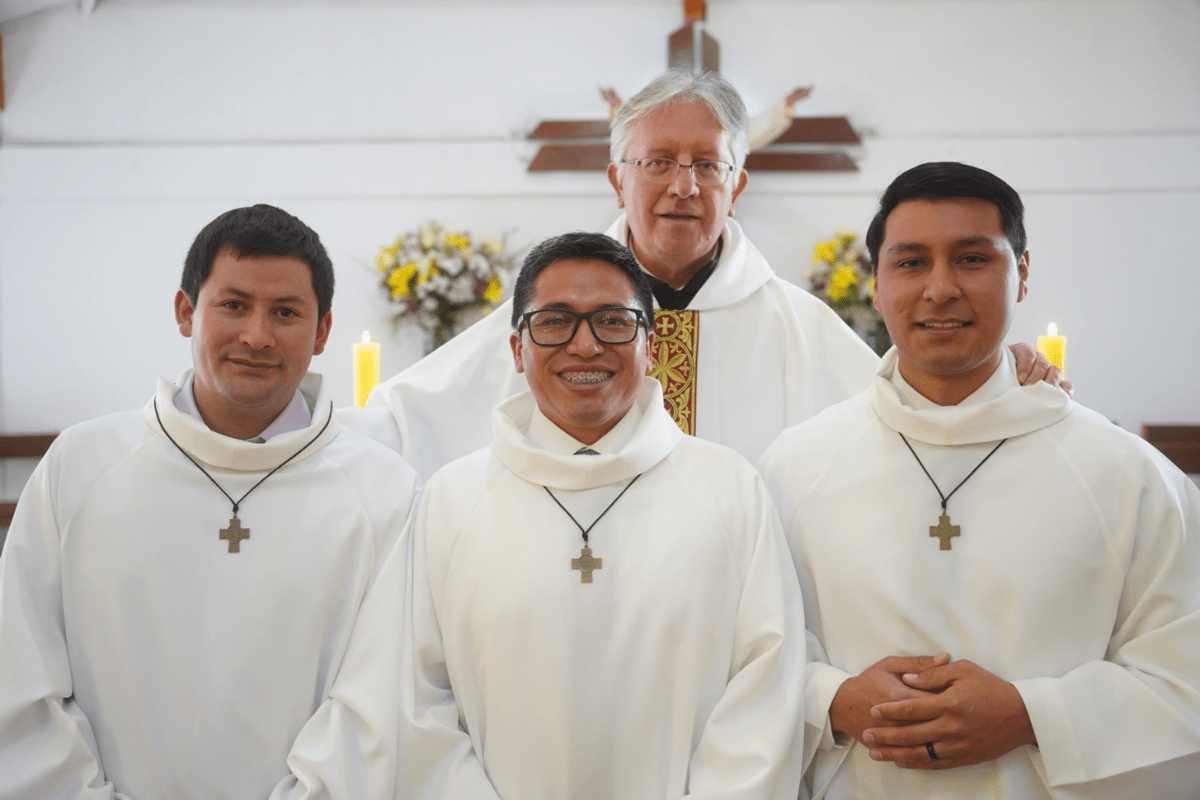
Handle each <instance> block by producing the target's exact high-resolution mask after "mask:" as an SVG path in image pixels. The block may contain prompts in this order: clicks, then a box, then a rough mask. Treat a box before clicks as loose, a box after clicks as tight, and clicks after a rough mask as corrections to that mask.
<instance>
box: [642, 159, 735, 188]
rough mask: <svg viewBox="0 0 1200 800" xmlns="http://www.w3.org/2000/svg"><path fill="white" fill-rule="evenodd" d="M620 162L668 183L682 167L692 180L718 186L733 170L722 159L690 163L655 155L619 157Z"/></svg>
mask: <svg viewBox="0 0 1200 800" xmlns="http://www.w3.org/2000/svg"><path fill="white" fill-rule="evenodd" d="M621 163H622V164H631V165H633V166H635V167H637V168H638V170H639V171H640V172H641V175H642V177H643V178H645V179H646V180H648V181H652V182H654V183H670V182H671V181H673V180H675V176H676V175H677V174H679V168H680V167H683V168H685V169H687V170H689V171H690V172H691V173H692V180H694V181H695V182H696V183H698V184H700V185H701V186H719V185H721V184H722V183H724V182H725V179H726V178H728V177H729V173H731V172H733V164H728V163H726V162H724V161H709V160H707V159H705V160H701V161H693V162H692V163H691V164H680V163H679V162H678V161H676V160H675V159H673V158H667V157H666V156H657V157H655V158H638V159H634V160H632V161H630V160H628V159H624V158H623V159H621Z"/></svg>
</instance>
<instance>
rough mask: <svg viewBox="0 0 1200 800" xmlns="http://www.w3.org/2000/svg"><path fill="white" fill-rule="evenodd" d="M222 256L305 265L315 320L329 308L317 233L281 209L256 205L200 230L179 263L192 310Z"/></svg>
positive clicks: (329, 266)
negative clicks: (267, 258) (289, 260)
mask: <svg viewBox="0 0 1200 800" xmlns="http://www.w3.org/2000/svg"><path fill="white" fill-rule="evenodd" d="M222 251H229V252H231V253H232V254H233V255H234V257H235V258H241V257H243V256H291V257H292V258H297V259H299V260H301V261H303V262H304V263H305V264H308V266H309V269H310V270H312V287H313V291H314V292H315V293H316V295H317V312H318V319H324V318H325V315H326V314H328V313H329V309H330V308H332V307H333V262H332V261H330V260H329V254H328V253H326V252H325V246H324V245H323V244H321V237H319V236H317V232H316V231H314V230H313V229H312V228H310V227H308V226H307V225H305V224H304V223H303V222H301V221H300V220H299V219H297V218H296V217H293V216H292V215H291V214H289V213H287V212H286V211H284V210H283V209H281V208H276V207H275V206H268V205H265V204H262V203H260V204H258V205H254V206H247V207H245V208H235V209H233V210H232V211H226V212H225V213H224V214H222V215H221V216H219V217H217V218H216V219H214V220H213V221H212V222H210V223H208V224H207V225H205V226H204V229H203V230H201V231H200V233H199V234H197V235H196V240H195V241H194V242H192V246H191V247H190V248H189V249H188V253H187V257H186V258H185V259H184V261H183V277H181V278H180V280H179V288H180V289H182V290H183V293H184V294H186V295H187V297H188V300H190V301H191V303H192V305H193V306H195V305H196V296H197V295H198V294H200V287H201V286H203V285H204V282H205V281H206V280H208V276H209V273H211V272H212V265H213V261H215V260H216V258H217V255H218V254H219V253H221V252H222Z"/></svg>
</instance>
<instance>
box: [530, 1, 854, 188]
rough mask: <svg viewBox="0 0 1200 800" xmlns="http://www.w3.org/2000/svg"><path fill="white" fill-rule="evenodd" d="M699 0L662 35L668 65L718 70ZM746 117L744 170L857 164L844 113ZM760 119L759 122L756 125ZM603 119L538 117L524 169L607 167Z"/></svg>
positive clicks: (613, 101) (616, 100)
mask: <svg viewBox="0 0 1200 800" xmlns="http://www.w3.org/2000/svg"><path fill="white" fill-rule="evenodd" d="M705 17H706V10H705V3H704V0H684V2H683V19H684V22H683V27H681V28H680V29H679V30H677V31H675V32H674V33H672V34H671V35H670V36H668V37H667V66H668V67H669V68H675V67H679V68H683V69H690V70H693V71H695V72H719V71H720V69H719V68H720V46H719V45H718V44H717V40H716V39H714V38H713V37H712V36H710V35H709V34H708V33H707V32H706V31H705V30H704V26H703V24H702V23H703V22H704V21H705ZM810 91H811V87H801V88H799V89H797V90H796V91H794V92H792V93H791V94H790V95H788V96H787V98H785V101H784V106H785V109H786V110H787V111H788V112H790V110H791V107H792V105H793V104H794V103H796V102H798V101H799V100H802V99H804V98H805V97H807V96H808V93H809V92H810ZM600 93H601V95H602V96H603V97H604V99H605V101H606V102H607V103H608V104H609V107H610V116H611V114H612V113H615V112H616V109H617V108H619V107H620V104H621V98H620V97H618V96H617V94H616V92H615V91H613V90H612V89H601V92H600ZM767 116H769V115H767V114H764V115H760V116H759V117H755V118H754V119H752V120H751V136H750V151H751V152H750V154H749V156H747V157H746V169H749V170H752V171H755V172H854V171H857V170H858V166H857V165H856V164H855V163H854V161H853V160H852V159H851V158H850V156H849V154H848V153H847V152H846V150H847V148H848V147H851V146H856V145H860V144H862V140H861V139H860V138H859V137H858V134H857V133H856V132H855V130H854V128H852V127H851V126H850V121H849V120H847V119H846V118H845V117H790V113H789V115H788V117H785V118H780V119H770V120H764V118H765V117H767ZM756 123H759V124H756ZM608 134H609V130H608V120H543V121H542V122H540V123H538V126H537V127H536V128H535V129H534V131H533V133H531V134H529V138H530V139H533V140H536V141H542V142H544V143H543V144H542V145H541V147H540V148H539V149H538V152H537V155H535V156H534V158H533V161H531V162H530V164H529V168H528V171H529V172H556V171H581V172H595V171H600V172H603V171H604V170H605V169H607V168H608V160H609V159H608V156H609V146H608V140H609V136H608Z"/></svg>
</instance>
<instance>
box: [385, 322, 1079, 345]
mask: <svg viewBox="0 0 1200 800" xmlns="http://www.w3.org/2000/svg"><path fill="white" fill-rule="evenodd" d="M1046 335H1047V336H1058V326H1057V325H1055V324H1054V323H1053V322H1051V323H1050V324H1049V325H1047V326H1046ZM364 341H366V340H365V339H364Z"/></svg>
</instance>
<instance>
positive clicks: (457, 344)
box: [345, 70, 1057, 478]
mask: <svg viewBox="0 0 1200 800" xmlns="http://www.w3.org/2000/svg"><path fill="white" fill-rule="evenodd" d="M747 128H748V117H747V114H746V107H745V105H744V104H743V102H742V98H741V96H740V95H739V94H738V92H737V90H736V89H734V88H733V86H732V85H731V84H730V83H729V82H728V81H726V80H725V79H724V78H722V77H720V76H719V75H717V74H716V73H712V72H708V73H703V74H694V73H692V72H690V71H688V70H671V71H668V72H666V73H664V74H663V75H661V76H660V77H658V78H656V79H654V80H653V81H651V82H650V83H649V84H648V85H647V86H646V87H645V88H644V89H642V90H641V91H640V92H638V93H637V94H635V95H634V96H633V97H631V98H630V99H629V101H628V102H627V103H625V104H624V105H622V106H621V110H620V112H619V113H618V114H617V116H616V118H615V119H614V120H613V122H612V163H611V164H609V167H608V180H609V182H610V183H611V184H612V187H613V190H614V191H615V192H616V196H617V206H618V207H619V208H622V209H624V212H625V213H623V214H622V215H621V216H620V217H618V219H617V221H616V222H614V223H613V225H612V227H610V228H609V229H608V231H607V233H608V235H609V236H612V237H613V238H614V239H616V240H617V241H619V242H621V243H622V244H624V245H627V246H628V247H629V248H630V249H631V250H633V254H634V255H635V256H636V257H637V259H638V262H639V263H640V264H641V266H642V268H643V269H644V270H645V271H646V272H647V273H649V275H650V278H651V284H652V286H653V294H654V303H655V308H656V309H657V310H656V311H655V332H656V337H657V338H656V341H655V347H654V353H653V354H652V356H653V362H654V372H653V374H654V376H655V377H657V378H658V379H659V381H660V382H661V383H662V384H663V394H664V399H665V402H666V406H667V409H668V411H670V412H671V416H672V417H673V418H674V419H675V421H676V422H677V423H678V424H679V426H680V428H682V429H683V431H684V432H685V433H690V434H693V435H695V436H698V437H700V438H701V439H708V440H709V441H713V442H717V443H719V444H723V445H726V446H727V447H732V448H733V449H734V450H737V451H738V452H739V453H741V454H742V455H743V456H745V457H746V458H748V459H750V460H751V461H754V460H755V459H757V458H758V457H759V456H760V455H762V451H763V450H764V449H766V447H767V445H768V444H770V443H771V441H772V440H774V438H775V437H776V436H778V435H779V432H780V431H782V430H783V429H784V428H786V427H788V426H790V425H795V424H797V423H799V422H802V421H803V420H806V419H808V418H809V417H811V416H812V415H813V414H815V413H817V412H818V411H820V410H821V409H823V408H825V407H826V406H828V405H830V404H832V403H836V402H839V401H841V400H844V399H846V398H848V397H850V396H851V395H853V394H855V393H856V392H859V391H862V389H863V387H865V386H866V385H867V384H868V383H869V382H870V380H871V375H872V374H873V373H874V371H875V367H876V366H877V365H878V363H879V359H878V358H876V356H875V354H874V353H872V352H871V350H870V349H869V348H868V347H867V346H866V345H865V344H864V343H863V342H862V340H861V339H859V338H858V336H857V335H855V333H854V332H853V331H852V330H851V329H850V328H849V327H848V326H847V325H846V324H845V323H843V322H842V320H841V319H840V318H839V317H838V316H837V314H835V313H834V312H833V311H831V310H830V309H829V307H828V306H826V305H825V304H824V303H822V302H821V301H820V300H818V299H816V298H815V297H813V296H812V295H811V294H809V293H808V292H806V291H804V290H803V289H801V288H799V287H798V286H796V285H794V284H792V283H789V282H788V281H785V280H783V279H782V278H779V277H778V276H777V275H776V274H775V272H774V271H773V270H772V269H771V267H770V265H769V264H768V263H767V261H766V259H765V258H764V257H763V255H762V253H760V252H759V251H758V248H756V247H755V246H754V245H753V243H751V242H750V241H749V240H748V239H747V238H746V236H745V234H744V233H743V232H742V228H741V226H740V225H739V224H738V223H737V222H736V221H735V220H734V219H733V212H734V207H735V205H736V204H737V200H738V197H739V196H740V195H741V194H742V192H743V191H744V190H745V188H746V184H747V180H748V176H747V173H746V171H745V170H744V169H742V164H743V163H744V162H745V160H746V154H747V152H748V149H749V148H748V145H747ZM510 313H511V305H510V304H508V303H505V304H503V305H501V306H500V307H499V308H498V309H497V310H496V311H495V312H494V313H492V314H491V315H490V316H488V317H486V318H484V319H483V320H482V321H480V322H478V323H476V324H475V325H473V326H472V327H471V328H469V329H468V330H466V331H465V332H463V333H462V334H461V335H460V336H458V337H456V338H455V339H453V340H452V341H451V342H449V343H448V344H446V345H445V346H443V347H441V348H439V349H438V350H436V351H434V352H433V353H431V354H430V355H429V356H427V357H426V358H424V359H422V360H421V361H419V362H417V363H416V364H414V365H413V366H411V367H409V368H408V369H406V370H404V371H403V372H401V373H400V374H399V375H397V376H395V377H393V378H391V379H390V380H388V381H385V382H384V383H382V384H381V385H380V386H379V387H378V388H377V389H376V390H375V391H374V392H373V393H372V394H371V397H370V399H369V400H368V402H367V406H368V408H367V409H364V410H347V411H346V412H345V413H346V414H347V416H346V422H347V424H349V425H351V426H352V427H355V428H356V429H361V430H363V431H364V432H366V433H368V434H370V435H371V436H372V437H373V438H375V439H377V440H379V441H381V442H384V443H385V444H387V445H388V446H390V447H392V448H393V449H395V450H396V451H397V452H399V453H401V454H402V455H403V456H404V457H405V458H406V459H407V460H408V461H409V462H410V463H411V464H413V465H414V466H415V467H416V468H417V471H418V472H419V473H421V475H422V477H425V478H428V477H429V476H430V475H431V474H432V473H433V471H434V470H436V469H437V468H438V467H440V466H442V465H443V464H445V463H447V462H449V461H451V460H452V459H454V458H457V457H459V456H461V455H465V454H467V453H469V452H472V451H473V450H477V449H478V448H480V447H484V446H485V445H487V443H488V442H489V441H490V440H491V427H490V420H491V411H492V408H493V407H494V406H495V405H496V404H497V403H499V402H500V401H502V400H503V399H505V398H506V397H511V396H512V395H514V394H517V393H518V392H522V391H525V389H526V388H527V384H526V381H525V379H524V377H523V376H521V375H519V374H517V373H514V372H513V370H512V368H511V363H510V357H509V352H508V344H507V342H508V337H509V334H510V331H509V328H508V316H509V314H510ZM1015 352H1016V353H1017V356H1018V359H1019V361H1020V366H1021V371H1022V376H1023V377H1025V378H1026V379H1027V380H1030V381H1036V380H1041V379H1042V378H1043V377H1044V376H1045V375H1046V373H1047V370H1048V369H1049V364H1048V363H1046V362H1045V360H1044V359H1035V356H1036V354H1035V353H1034V352H1033V350H1032V349H1031V348H1029V347H1028V346H1027V345H1017V346H1016V350H1015ZM1035 361H1036V363H1035ZM1051 379H1052V380H1057V371H1055V373H1054V375H1053V377H1052V378H1051ZM447 420H453V424H447Z"/></svg>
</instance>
